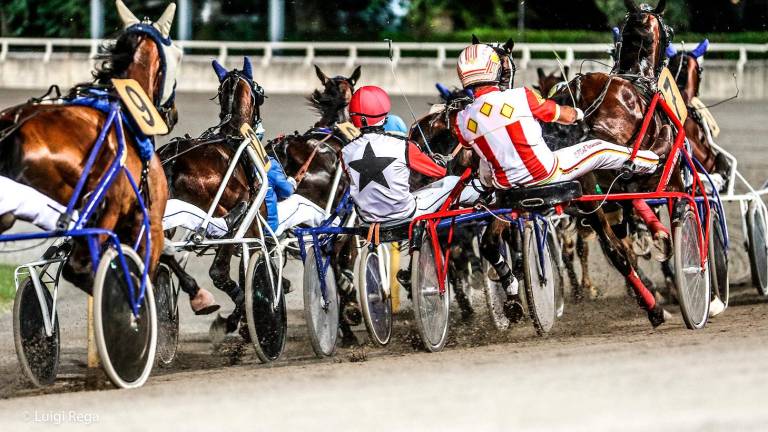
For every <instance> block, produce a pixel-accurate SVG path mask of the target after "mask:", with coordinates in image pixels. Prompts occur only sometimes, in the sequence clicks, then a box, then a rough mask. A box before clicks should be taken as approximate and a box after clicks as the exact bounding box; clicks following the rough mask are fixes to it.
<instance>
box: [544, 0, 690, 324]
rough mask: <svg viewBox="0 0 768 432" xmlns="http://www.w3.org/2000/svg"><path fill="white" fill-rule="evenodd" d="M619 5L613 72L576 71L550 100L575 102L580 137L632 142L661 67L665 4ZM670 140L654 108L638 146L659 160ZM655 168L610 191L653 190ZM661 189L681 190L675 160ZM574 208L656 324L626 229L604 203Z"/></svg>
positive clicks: (657, 314)
mask: <svg viewBox="0 0 768 432" xmlns="http://www.w3.org/2000/svg"><path fill="white" fill-rule="evenodd" d="M625 4H626V6H627V8H628V13H627V16H626V18H625V21H624V25H623V28H622V32H621V47H620V50H619V52H618V59H617V62H616V66H615V67H614V71H613V72H612V73H611V74H605V73H588V74H585V75H577V76H576V78H574V79H573V80H572V81H571V82H570V83H569V85H568V87H567V88H565V89H563V90H561V91H559V92H558V93H557V95H556V96H555V99H556V100H557V101H558V102H559V103H561V104H575V105H576V106H577V107H579V108H581V109H582V110H584V112H585V121H584V123H585V125H586V126H587V129H586V131H587V133H586V134H585V136H584V137H583V138H587V137H590V138H600V139H604V140H606V141H609V142H614V143H617V144H621V145H627V146H632V144H633V139H634V138H635V135H636V134H637V133H638V131H639V129H640V125H641V123H642V122H643V119H644V117H645V114H646V110H647V108H648V105H649V101H650V97H651V95H652V93H653V91H655V90H654V88H655V87H654V83H655V81H656V78H657V76H658V74H659V72H660V71H661V68H663V67H664V49H665V48H666V46H667V43H668V42H669V40H670V38H671V34H670V30H669V29H668V28H667V27H666V26H665V25H664V23H663V20H662V17H661V15H662V13H663V12H664V9H665V6H666V1H665V0H661V1H660V2H659V4H658V5H657V7H656V8H655V9H651V8H645V7H644V8H640V7H638V6H637V5H635V4H634V2H632V0H625ZM579 141H581V139H580V140H579ZM564 144H565V145H569V144H573V142H571V143H564ZM671 144H672V130H671V127H670V126H669V121H668V119H667V118H666V117H665V116H663V115H661V114H659V113H658V111H657V112H656V113H655V114H654V116H653V119H652V121H651V122H650V126H649V128H648V131H647V133H646V135H645V137H644V138H643V141H642V143H641V146H640V148H641V149H650V150H652V151H654V152H655V153H656V154H658V155H659V156H660V157H661V163H664V162H665V161H666V158H667V156H668V154H669V152H670V150H671ZM661 171H662V170H661V169H659V170H657V172H656V173H655V174H654V175H651V176H642V177H633V178H632V179H631V180H629V181H617V182H616V184H615V186H614V187H613V189H612V192H614V193H615V192H650V191H654V190H655V189H656V187H657V186H658V184H659V179H660V176H661ZM617 175H618V174H617V173H616V172H612V171H596V172H594V173H590V174H588V175H586V176H584V177H582V178H581V179H580V182H581V184H582V189H583V190H584V191H585V193H593V191H596V190H597V188H598V187H599V188H600V190H602V191H608V190H609V188H610V186H611V184H612V183H613V182H614V180H615V179H616V177H617ZM667 189H668V190H670V191H681V190H682V189H683V186H682V176H681V170H680V164H679V163H677V164H676V165H675V167H674V169H673V172H672V176H671V180H670V183H669V185H668V187H667ZM617 204H618V207H619V209H618V210H622V212H623V215H624V218H625V219H627V221H628V222H629V221H630V220H631V217H630V215H631V214H632V211H633V206H632V205H631V204H629V203H625V202H623V203H617ZM579 207H580V209H581V210H582V211H585V212H586V213H587V214H586V215H585V219H586V220H587V221H588V222H589V224H590V226H591V227H592V228H593V229H594V230H595V232H597V234H598V236H599V239H600V244H601V246H602V247H603V250H604V252H605V254H606V256H607V257H608V258H609V259H610V260H611V262H612V263H613V265H614V266H615V267H616V268H617V269H618V270H619V272H620V273H621V274H622V275H624V276H625V277H626V278H627V282H628V285H629V286H630V287H631V288H632V289H633V291H634V293H635V295H636V297H637V299H638V302H639V303H640V305H641V306H642V307H643V308H644V309H645V310H646V311H647V313H648V317H649V319H650V321H651V323H652V324H653V325H654V326H656V325H660V324H662V323H663V322H664V313H663V309H662V308H661V307H660V306H659V305H657V304H656V302H655V300H654V298H653V294H652V291H653V289H654V288H653V285H652V282H651V281H650V280H649V279H647V278H645V277H643V276H642V274H641V273H640V272H639V271H638V267H637V257H636V256H635V254H634V252H633V250H632V247H631V244H629V242H626V243H625V242H624V241H622V239H621V238H620V237H626V234H627V233H626V232H621V231H614V228H613V227H612V224H611V219H609V217H608V215H607V213H606V210H607V208H606V207H602V208H598V207H597V205H596V204H592V203H588V204H581V205H580V206H579ZM590 212H591V213H590ZM617 226H620V225H617ZM617 234H618V235H617ZM654 238H655V240H656V241H657V243H658V244H660V245H659V247H660V248H661V249H666V250H669V249H670V248H671V242H670V240H669V235H668V234H667V233H665V232H663V231H660V230H659V231H656V232H654Z"/></svg>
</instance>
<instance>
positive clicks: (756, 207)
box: [746, 198, 768, 296]
mask: <svg viewBox="0 0 768 432" xmlns="http://www.w3.org/2000/svg"><path fill="white" fill-rule="evenodd" d="M756 199H758V198H756ZM756 199H755V200H752V201H750V202H749V207H748V209H747V216H746V217H747V237H748V239H749V246H748V248H747V252H748V253H749V265H750V268H751V269H752V284H753V285H755V288H757V292H758V293H760V295H764V296H765V295H768V245H766V217H765V207H763V206H762V205H760V204H759V203H758V202H757V201H756Z"/></svg>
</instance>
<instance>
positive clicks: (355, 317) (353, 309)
mask: <svg viewBox="0 0 768 432" xmlns="http://www.w3.org/2000/svg"><path fill="white" fill-rule="evenodd" d="M342 316H343V318H344V322H346V323H347V324H349V325H350V326H353V327H354V326H357V325H360V324H361V323H362V322H363V312H362V311H361V310H360V305H358V304H357V303H347V304H345V305H344V309H343V312H342Z"/></svg>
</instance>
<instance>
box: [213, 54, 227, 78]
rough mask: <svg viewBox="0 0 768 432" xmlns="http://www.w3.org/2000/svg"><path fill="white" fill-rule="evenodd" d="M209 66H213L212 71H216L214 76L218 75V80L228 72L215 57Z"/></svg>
mask: <svg viewBox="0 0 768 432" xmlns="http://www.w3.org/2000/svg"><path fill="white" fill-rule="evenodd" d="M211 66H213V71H214V72H216V76H217V77H219V82H222V81H224V78H226V77H227V73H229V72H227V68H225V67H224V66H222V65H221V63H219V62H218V60H216V59H213V61H212V62H211Z"/></svg>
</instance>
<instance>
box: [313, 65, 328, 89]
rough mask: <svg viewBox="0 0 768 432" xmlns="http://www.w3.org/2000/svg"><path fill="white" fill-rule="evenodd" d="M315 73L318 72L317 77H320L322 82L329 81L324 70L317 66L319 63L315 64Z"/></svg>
mask: <svg viewBox="0 0 768 432" xmlns="http://www.w3.org/2000/svg"><path fill="white" fill-rule="evenodd" d="M315 73H316V74H317V78H319V79H320V83H321V84H323V85H325V83H326V82H328V77H327V76H325V74H324V73H323V71H321V70H320V68H319V67H317V65H315Z"/></svg>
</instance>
